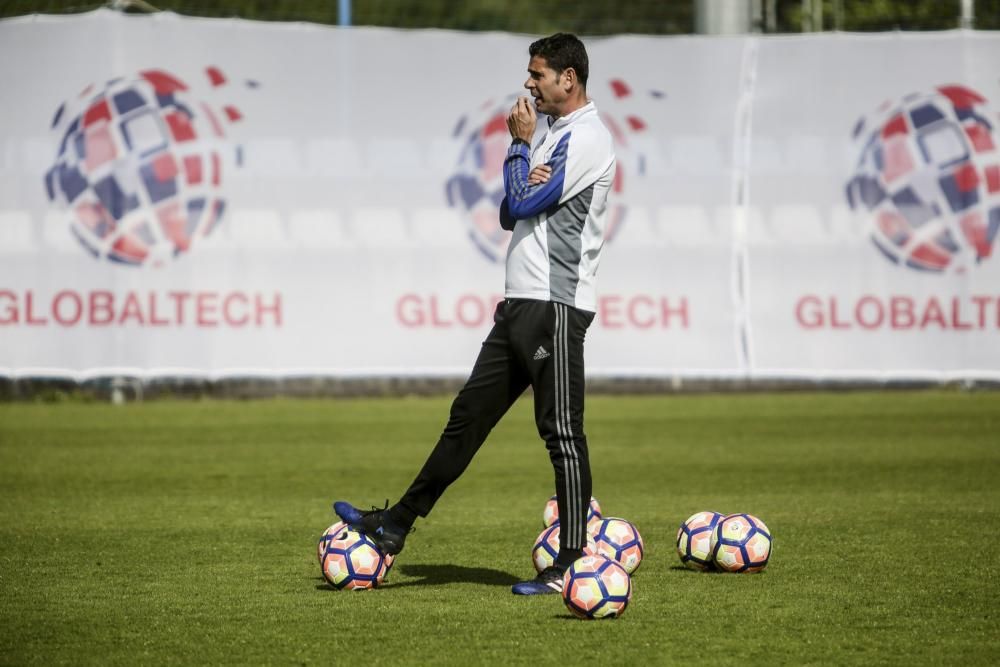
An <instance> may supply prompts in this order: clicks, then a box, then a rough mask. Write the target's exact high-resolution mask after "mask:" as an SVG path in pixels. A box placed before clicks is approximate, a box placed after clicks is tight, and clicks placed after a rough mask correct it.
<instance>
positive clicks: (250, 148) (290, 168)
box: [244, 138, 302, 176]
mask: <svg viewBox="0 0 1000 667" xmlns="http://www.w3.org/2000/svg"><path fill="white" fill-rule="evenodd" d="M244 151H245V157H246V161H247V164H248V165H250V166H252V167H253V170H254V173H256V174H261V175H267V176H283V175H288V174H297V173H298V172H299V171H300V165H301V162H302V161H301V159H300V157H299V151H298V148H297V147H296V145H295V143H294V142H292V141H291V140H289V139H273V138H263V139H253V140H250V141H247V142H246V144H245V148H244Z"/></svg>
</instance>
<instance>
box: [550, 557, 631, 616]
mask: <svg viewBox="0 0 1000 667" xmlns="http://www.w3.org/2000/svg"><path fill="white" fill-rule="evenodd" d="M562 596H563V602H564V603H565V604H566V608H567V609H569V610H570V612H572V613H573V615H574V616H577V617H578V618H584V619H598V618H617V617H619V616H621V615H622V614H623V613H625V608H626V607H628V603H629V602H630V601H631V600H632V578H631V577H629V576H628V572H626V571H625V568H623V567H622V566H621V565H619V564H618V563H617V562H615V561H613V560H611V559H610V558H605V557H604V556H584V557H583V558H580V559H579V560H577V561H576V562H574V563H573V565H571V566H570V568H569V569H568V570H566V574H564V575H563V592H562Z"/></svg>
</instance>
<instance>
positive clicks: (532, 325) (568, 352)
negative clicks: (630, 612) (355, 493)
mask: <svg viewBox="0 0 1000 667" xmlns="http://www.w3.org/2000/svg"><path fill="white" fill-rule="evenodd" d="M593 319H594V314H593V313H590V312H587V311H583V310H577V309H576V308H573V307H571V306H567V305H564V304H561V303H552V302H549V301H533V300H528V299H507V300H505V301H503V302H502V303H500V304H499V305H498V306H497V309H496V313H495V314H494V316H493V329H492V330H491V331H490V333H489V335H488V336H487V337H486V340H485V341H483V346H482V350H481V351H480V353H479V358H478V359H476V364H475V366H474V367H473V369H472V374H471V375H470V376H469V379H468V381H467V382H466V383H465V386H464V387H463V388H462V390H461V391H459V393H458V396H456V397H455V401H454V402H453V403H452V406H451V414H450V416H449V418H448V424H447V426H445V429H444V432H443V433H442V434H441V439H440V440H438V443H437V445H436V446H435V447H434V450H433V451H432V452H431V454H430V456H429V457H428V458H427V462H426V463H424V467H423V469H421V471H420V473H419V474H418V475H417V478H416V479H415V480H414V481H413V484H411V485H410V488H409V489H408V490H407V492H406V493H405V494H404V496H403V497H402V499H401V500H400V504H401V505H403V506H404V507H406V508H408V509H409V510H411V511H413V512H414V513H416V514H418V515H420V516H427V514H428V513H430V511H431V508H433V507H434V503H435V502H437V499H438V498H440V497H441V494H442V493H444V490H445V489H447V488H448V485H450V484H451V483H452V482H454V481H455V480H456V479H458V477H459V476H460V475H461V474H462V472H464V471H465V469H466V467H467V466H468V465H469V463H470V462H471V461H472V457H473V456H475V454H476V452H477V451H479V447H480V446H481V445H482V444H483V442H484V441H485V440H486V436H487V435H489V433H490V431H491V430H492V429H493V427H494V426H495V425H496V423H497V422H498V421H500V418H501V417H503V415H504V414H505V413H506V412H507V410H508V409H509V408H510V406H511V405H513V404H514V401H516V400H517V398H518V396H520V395H521V394H522V393H523V392H524V390H525V389H527V387H528V386H529V385H530V386H531V387H532V388H533V389H534V394H535V423H536V425H537V427H538V433H539V435H540V436H541V437H542V439H543V440H544V441H545V446H546V447H547V448H548V451H549V458H550V459H551V460H552V467H553V470H554V471H555V484H556V496H557V498H558V503H559V517H560V525H561V529H560V540H559V541H560V547H561V548H563V549H582V548H583V546H584V545H585V544H586V540H587V509H588V507H589V504H590V495H591V477H590V460H589V458H588V455H587V438H586V436H585V435H584V433H583V401H584V373H583V340H584V336H585V334H586V332H587V327H588V326H590V323H591V321H592V320H593Z"/></svg>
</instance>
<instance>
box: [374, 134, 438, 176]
mask: <svg viewBox="0 0 1000 667" xmlns="http://www.w3.org/2000/svg"><path fill="white" fill-rule="evenodd" d="M367 149H368V150H367V154H366V162H367V165H368V169H369V171H370V172H371V173H373V174H389V175H394V176H398V175H400V174H407V173H411V172H413V171H417V170H420V169H423V168H424V159H423V156H422V155H421V151H420V148H419V147H418V146H417V143H416V141H414V140H412V139H387V138H379V139H372V140H371V141H370V142H369V143H368V146H367Z"/></svg>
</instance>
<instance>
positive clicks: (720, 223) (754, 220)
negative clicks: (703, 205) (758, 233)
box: [712, 206, 762, 244]
mask: <svg viewBox="0 0 1000 667" xmlns="http://www.w3.org/2000/svg"><path fill="white" fill-rule="evenodd" d="M737 213H738V214H739V215H740V216H741V217H742V221H743V223H744V225H745V232H746V234H747V236H748V237H749V236H750V235H751V234H752V233H753V232H754V230H755V229H756V228H757V227H760V226H761V224H762V220H761V213H760V209H758V208H757V207H756V206H745V207H743V208H741V209H739V210H737V209H736V208H734V207H732V206H716V207H715V209H714V211H713V215H712V219H713V222H714V229H715V233H716V235H717V238H718V239H719V240H720V241H723V242H724V243H726V244H730V243H732V242H733V238H734V237H735V236H736V233H737V230H736V223H737V219H736V216H737Z"/></svg>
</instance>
